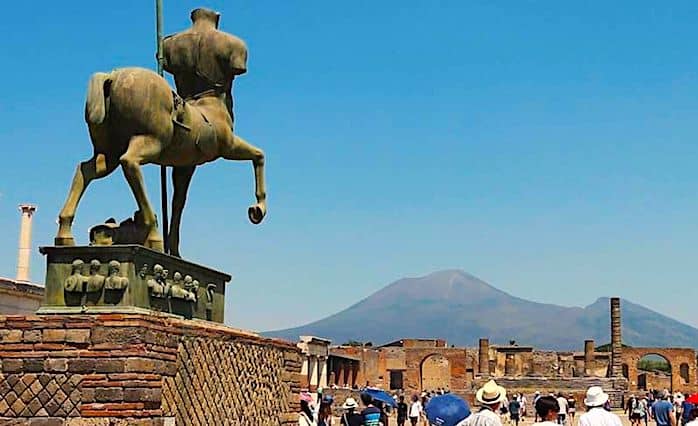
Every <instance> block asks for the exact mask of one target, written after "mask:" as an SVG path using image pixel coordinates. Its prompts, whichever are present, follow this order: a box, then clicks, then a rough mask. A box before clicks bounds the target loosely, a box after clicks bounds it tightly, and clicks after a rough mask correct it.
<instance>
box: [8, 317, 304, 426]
mask: <svg viewBox="0 0 698 426" xmlns="http://www.w3.org/2000/svg"><path fill="white" fill-rule="evenodd" d="M0 365H1V371H2V373H1V374H0V424H7V423H9V422H10V420H12V421H13V423H12V424H16V425H22V424H28V425H34V424H37V425H38V424H41V425H78V424H81V425H82V424H85V425H87V424H90V425H97V424H129V425H130V424H136V425H137V424H141V425H165V424H167V425H175V424H176V425H179V424H192V425H208V424H236V425H245V424H255V425H280V424H292V423H295V422H297V414H296V413H297V412H298V409H299V407H298V392H299V391H300V369H301V355H300V351H299V350H298V349H297V348H296V347H295V346H294V345H293V344H291V343H289V342H285V341H281V340H275V339H266V338H261V337H259V336H257V335H255V334H252V333H247V332H244V331H241V330H235V329H232V328H229V327H224V326H221V325H218V324H213V323H208V322H204V321H186V320H178V319H172V318H167V317H162V316H151V315H135V314H134V315H122V314H102V315H43V316H0Z"/></svg>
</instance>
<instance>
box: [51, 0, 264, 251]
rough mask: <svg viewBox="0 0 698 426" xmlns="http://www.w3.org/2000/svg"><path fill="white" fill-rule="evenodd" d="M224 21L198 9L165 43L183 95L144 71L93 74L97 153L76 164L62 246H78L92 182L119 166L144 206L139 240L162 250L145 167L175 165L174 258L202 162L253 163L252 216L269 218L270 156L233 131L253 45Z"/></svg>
mask: <svg viewBox="0 0 698 426" xmlns="http://www.w3.org/2000/svg"><path fill="white" fill-rule="evenodd" d="M219 16H220V15H219V14H218V13H216V12H214V11H211V10H208V9H195V10H194V11H193V12H192V14H191V18H192V22H193V25H192V27H191V28H190V29H188V30H186V31H183V32H181V33H178V34H175V35H172V36H169V37H167V38H165V40H164V41H163V50H164V64H163V66H164V69H165V70H166V71H168V72H170V73H172V74H173V75H174V78H175V83H176V86H177V91H178V94H176V93H173V92H172V90H171V88H170V86H169V85H168V84H167V81H165V79H164V78H162V77H160V76H159V75H158V74H156V73H154V72H153V71H150V70H148V69H144V68H122V69H117V70H115V71H112V72H111V73H96V74H94V75H93V76H92V78H91V79H90V82H89V85H88V89H87V99H86V103H85V121H86V122H87V126H88V129H89V132H90V138H91V140H92V145H93V148H94V154H93V156H92V158H90V159H89V160H87V161H85V162H82V163H80V164H79V165H78V167H77V171H76V172H75V177H74V178H73V182H72V185H71V187H70V192H69V193H68V198H67V200H66V202H65V205H64V206H63V209H62V210H61V212H60V214H59V218H58V223H59V227H58V234H57V235H56V238H55V244H56V245H75V240H74V238H73V234H72V230H71V227H72V222H73V219H74V217H75V211H76V209H77V206H78V203H79V201H80V198H81V197H82V195H83V193H84V192H85V189H86V188H87V185H88V184H89V183H90V182H91V181H92V180H94V179H99V178H103V177H105V176H107V175H109V174H110V173H111V172H113V171H114V170H115V169H116V168H117V167H118V166H121V169H122V171H123V173H124V176H125V177H126V180H127V181H128V184H129V186H130V187H131V190H132V191H133V195H134V197H135V199H136V202H137V204H138V209H139V211H138V213H139V215H140V217H141V218H142V222H143V225H144V226H145V230H146V232H145V233H144V234H145V235H147V236H146V238H145V241H142V242H140V243H142V244H143V245H145V246H146V247H150V248H152V249H155V250H159V251H163V250H164V247H163V240H162V237H161V236H160V234H159V232H158V229H157V220H156V217H155V213H154V211H153V208H152V206H151V204H150V202H149V201H148V196H147V195H146V190H145V186H144V183H143V175H142V173H141V166H142V165H144V164H159V165H165V166H172V180H173V184H174V194H173V197H172V220H171V225H170V235H169V241H170V252H171V254H172V255H174V256H179V227H180V222H181V218H182V210H183V208H184V203H185V201H186V196H187V189H188V187H189V183H190V181H191V178H192V175H193V174H194V170H195V168H196V166H198V165H201V164H204V163H208V162H209V161H213V160H216V159H218V158H224V159H226V160H249V161H252V164H253V166H254V176H255V196H256V199H257V202H256V203H255V204H254V205H253V206H251V207H250V208H249V209H248V216H249V219H250V221H251V222H252V223H255V224H258V223H260V222H261V221H262V219H264V216H265V215H266V211H267V204H266V193H265V187H264V152H263V151H262V150H261V149H259V148H257V147H255V146H253V145H251V144H249V143H248V142H246V141H245V140H243V139H242V138H240V137H239V136H237V135H235V134H234V133H233V108H232V105H233V99H232V85H233V80H234V79H235V77H236V76H238V75H240V74H243V73H245V72H246V71H247V48H246V46H245V44H244V42H243V41H242V40H240V39H239V38H237V37H235V36H232V35H230V34H227V33H224V32H222V31H219V30H218V20H219Z"/></svg>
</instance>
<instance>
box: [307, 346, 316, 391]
mask: <svg viewBox="0 0 698 426" xmlns="http://www.w3.org/2000/svg"><path fill="white" fill-rule="evenodd" d="M317 364H318V362H317V358H316V357H315V356H313V355H309V356H308V370H309V372H310V377H308V387H310V389H311V391H313V392H315V391H316V390H317V384H318V371H317Z"/></svg>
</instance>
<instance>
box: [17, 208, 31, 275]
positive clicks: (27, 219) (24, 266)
mask: <svg viewBox="0 0 698 426" xmlns="http://www.w3.org/2000/svg"><path fill="white" fill-rule="evenodd" d="M19 210H20V211H21V212H22V219H21V224H20V227H19V253H18V255H17V281H29V259H30V258H31V254H32V216H34V212H35V211H36V206H32V205H29V204H22V205H20V206H19Z"/></svg>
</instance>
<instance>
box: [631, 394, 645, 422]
mask: <svg viewBox="0 0 698 426" xmlns="http://www.w3.org/2000/svg"><path fill="white" fill-rule="evenodd" d="M645 418H647V402H646V401H645V400H644V399H642V398H632V405H631V407H630V424H631V425H635V426H640V424H641V423H642V419H645Z"/></svg>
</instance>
